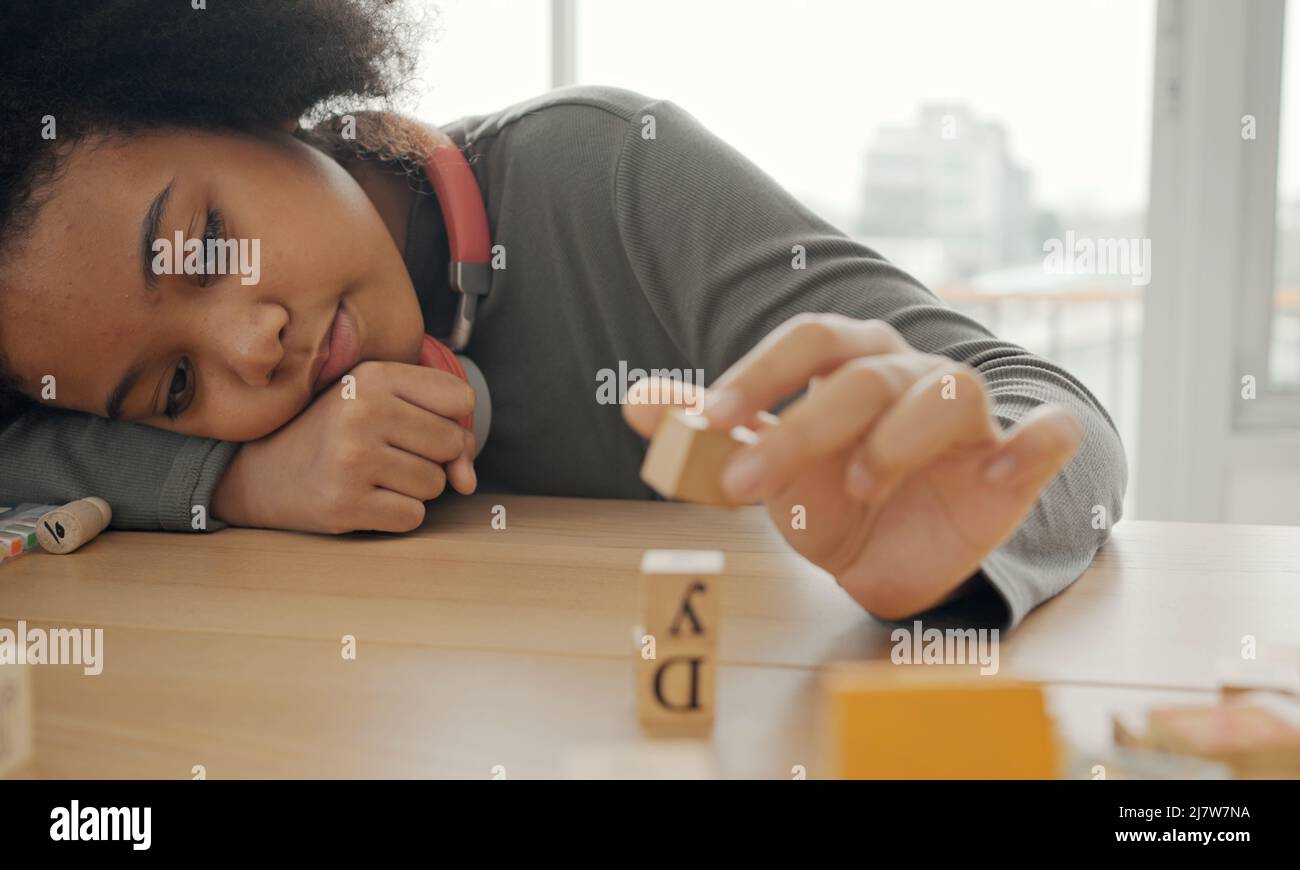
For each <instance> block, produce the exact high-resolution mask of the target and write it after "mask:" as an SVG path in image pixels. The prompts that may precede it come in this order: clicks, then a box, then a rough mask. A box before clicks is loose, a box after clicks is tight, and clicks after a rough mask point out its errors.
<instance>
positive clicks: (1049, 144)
mask: <svg viewBox="0 0 1300 870" xmlns="http://www.w3.org/2000/svg"><path fill="white" fill-rule="evenodd" d="M577 21H578V38H577V47H578V60H577V74H578V78H579V81H582V82H586V83H593V84H595V83H598V84H610V85H618V86H622V87H627V88H631V89H633V90H637V91H641V92H643V93H645V94H646V95H648V96H650V97H661V98H666V99H671V100H673V101H674V102H676V103H678V104H680V105H682V106H683V107H684V108H686V109H687V110H688V111H690V112H691V113H692V114H694V115H695V116H696V117H698V118H699V119H700V120H701V121H702V122H703V123H705V124H706V125H707V126H709V127H710V129H712V130H713V131H714V132H715V133H717V134H718V135H719V136H721V137H722V138H723V139H725V140H726V141H728V142H729V143H731V144H732V145H734V146H735V147H736V148H738V149H739V150H740V151H741V152H742V153H744V154H745V155H746V156H747V157H749V158H750V159H751V160H753V161H754V162H755V163H757V164H758V165H759V166H761V167H762V168H763V169H764V170H765V171H767V172H768V173H769V174H770V175H772V176H773V177H774V178H775V179H776V180H777V181H779V182H780V183H781V184H782V185H783V186H785V187H786V188H787V189H788V190H789V191H790V192H791V193H793V194H794V195H795V196H797V197H798V198H799V199H801V200H802V201H803V202H804V203H805V204H806V205H808V206H809V207H810V208H812V209H813V210H814V211H816V212H817V213H818V214H820V215H821V216H822V217H824V218H825V219H827V220H828V221H830V222H831V223H832V224H834V225H836V226H837V227H839V228H840V229H841V230H843V231H844V232H846V233H848V234H849V235H852V236H854V237H856V238H859V239H861V240H862V241H864V242H865V243H867V244H869V245H871V246H872V247H874V248H875V249H877V250H878V251H880V253H881V254H882V255H884V256H885V257H887V258H888V259H890V260H893V261H894V262H897V263H899V265H901V266H903V267H904V268H906V269H907V270H908V271H910V272H912V273H913V274H914V275H916V277H918V278H920V279H921V280H922V281H925V282H926V283H927V284H928V285H929V286H930V287H932V288H933V289H934V290H936V292H938V293H939V294H940V295H941V296H943V297H945V298H946V299H947V300H948V301H949V302H951V303H952V304H954V305H956V306H957V307H959V308H962V309H964V310H967V311H969V313H971V314H972V316H974V317H976V318H977V319H979V320H982V321H983V322H985V323H986V324H987V325H989V326H990V327H991V328H992V329H994V331H996V332H997V333H998V334H999V335H1001V336H1002V337H1005V338H1007V339H1009V340H1011V341H1015V342H1018V343H1020V344H1023V345H1024V346H1026V347H1028V348H1029V349H1030V350H1032V351H1034V352H1037V353H1042V354H1045V355H1047V356H1049V357H1051V358H1053V359H1055V360H1056V361H1058V362H1060V363H1061V364H1062V365H1064V366H1066V367H1067V368H1069V369H1070V370H1071V371H1073V372H1074V373H1075V374H1077V375H1078V376H1079V377H1080V378H1081V379H1082V380H1083V381H1084V383H1085V384H1087V385H1088V386H1089V388H1090V389H1092V390H1093V391H1094V392H1095V393H1096V394H1097V396H1098V398H1099V399H1100V400H1101V401H1102V402H1103V403H1104V404H1105V405H1106V406H1107V407H1108V408H1109V409H1110V410H1111V412H1112V414H1113V415H1114V417H1115V418H1116V422H1117V424H1118V425H1119V426H1120V429H1121V433H1122V434H1123V436H1124V438H1125V441H1126V442H1127V443H1129V444H1134V443H1136V432H1135V429H1136V425H1137V413H1136V409H1137V390H1136V382H1137V379H1138V361H1137V354H1138V347H1139V341H1138V337H1139V332H1140V330H1141V322H1142V318H1141V311H1142V308H1141V299H1142V289H1143V287H1142V285H1141V283H1140V279H1138V278H1137V276H1135V275H1133V274H1129V273H1127V272H1121V271H1117V270H1113V269H1112V270H1110V271H1109V272H1105V271H1103V274H1095V272H1096V271H1097V270H1096V269H1094V270H1093V273H1089V272H1088V271H1087V270H1086V269H1073V268H1068V267H1069V266H1070V264H1069V263H1066V264H1065V265H1066V267H1067V268H1058V267H1057V265H1055V264H1052V263H1049V262H1048V260H1047V257H1046V255H1045V253H1044V245H1045V244H1046V243H1047V242H1048V241H1049V240H1052V239H1055V240H1058V241H1059V242H1061V243H1062V244H1070V243H1072V242H1074V241H1075V240H1077V241H1078V242H1080V243H1083V242H1085V241H1086V242H1091V243H1098V242H1101V241H1105V240H1123V241H1125V242H1129V241H1131V242H1139V241H1140V237H1141V236H1143V235H1144V234H1145V232H1144V227H1145V219H1146V205H1147V186H1148V178H1147V167H1148V161H1149V144H1150V133H1151V80H1152V75H1151V71H1152V64H1153V51H1154V41H1155V3H1154V0H1136V2H1135V0H1094V2H1088V3H1080V2H1077V0H1049V2H1043V0H1001V2H999V3H998V4H997V6H996V13H995V14H991V9H990V7H988V6H985V5H980V4H973V3H969V2H965V0H911V2H905V3H904V2H898V0H807V2H804V3H802V4H800V5H798V6H791V5H790V4H788V3H784V2H771V0H768V2H760V0H715V2H709V3H700V2H697V0H659V2H656V3H653V4H647V3H639V2H637V3H634V2H627V0H603V2H584V3H581V4H580V5H579V7H578V14H577ZM687 23H689V24H687Z"/></svg>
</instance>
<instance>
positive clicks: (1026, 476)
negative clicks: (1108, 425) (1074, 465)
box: [984, 405, 1083, 496]
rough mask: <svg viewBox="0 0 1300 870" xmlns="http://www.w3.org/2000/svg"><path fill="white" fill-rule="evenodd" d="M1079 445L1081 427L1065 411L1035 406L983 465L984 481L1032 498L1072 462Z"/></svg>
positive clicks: (1058, 408)
mask: <svg viewBox="0 0 1300 870" xmlns="http://www.w3.org/2000/svg"><path fill="white" fill-rule="evenodd" d="M1082 442H1083V426H1082V425H1080V423H1079V420H1078V418H1076V417H1075V416H1074V414H1072V413H1071V412H1070V411H1069V410H1068V409H1066V408H1062V407H1061V406H1059V405H1039V406H1038V407H1037V408H1034V409H1033V410H1032V411H1030V412H1029V413H1028V414H1026V415H1025V418H1024V419H1023V420H1021V421H1020V422H1019V423H1017V424H1016V425H1015V427H1014V428H1012V429H1011V431H1010V432H1009V433H1008V435H1007V440H1006V443H1005V444H1003V445H1002V446H1001V447H1000V448H999V449H998V450H997V452H996V453H994V455H993V456H991V457H989V459H988V461H987V462H986V463H985V464H984V479H985V480H986V481H987V482H988V483H990V484H992V485H995V486H1001V487H1005V488H1007V489H1010V490H1012V491H1024V492H1025V493H1028V494H1030V495H1032V496H1036V495H1037V494H1038V493H1039V492H1041V491H1042V490H1043V488H1044V487H1046V486H1047V485H1048V484H1049V483H1050V482H1051V481H1052V479H1053V478H1055V477H1056V475H1057V474H1058V473H1059V472H1060V471H1061V469H1062V468H1064V467H1065V465H1066V463H1067V462H1069V461H1070V459H1071V458H1073V456H1074V454H1075V453H1076V452H1077V451H1078V449H1079V445H1080V444H1081V443H1082Z"/></svg>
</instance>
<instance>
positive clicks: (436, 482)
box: [212, 362, 477, 533]
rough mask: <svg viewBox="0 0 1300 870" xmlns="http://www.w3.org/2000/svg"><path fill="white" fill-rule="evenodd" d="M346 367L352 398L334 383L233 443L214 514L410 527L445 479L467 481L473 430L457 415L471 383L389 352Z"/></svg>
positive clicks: (325, 528) (464, 485)
mask: <svg viewBox="0 0 1300 870" xmlns="http://www.w3.org/2000/svg"><path fill="white" fill-rule="evenodd" d="M351 374H352V375H353V376H354V377H355V378H356V381H355V384H353V385H352V388H353V389H352V390H350V391H349V395H352V397H351V398H345V396H344V391H343V388H342V387H341V386H340V385H338V384H336V385H334V386H333V387H331V388H330V389H328V390H327V391H325V392H323V393H321V394H320V395H319V396H317V397H316V399H315V400H313V402H312V403H311V404H310V405H309V406H308V407H307V409H306V410H305V411H303V412H302V413H301V414H299V415H298V416H297V417H295V418H294V419H293V420H291V421H289V422H288V423H287V424H285V425H284V426H282V427H281V428H280V429H278V430H276V431H275V432H272V433H271V434H270V435H268V436H266V437H265V438H262V439H261V440H258V441H251V442H249V443H247V444H245V445H244V446H243V447H241V448H240V449H239V452H238V453H237V454H235V458H234V460H232V462H231V464H230V467H229V468H227V469H226V473H225V475H224V476H223V477H222V479H221V482H220V483H219V484H218V485H217V489H216V491H215V493H214V494H213V499H212V501H213V516H215V517H216V518H217V519H220V520H223V521H224V522H227V523H230V524H231V525H240V526H257V527H261V528H274V529H297V530H299V531H307V532H326V533H340V532H350V531H358V530H374V531H385V532H407V531H410V530H411V529H414V528H416V527H417V526H419V525H420V523H421V522H423V521H424V502H426V501H428V500H430V499H434V498H437V497H438V496H439V495H441V494H442V491H443V488H444V487H445V486H446V484H447V482H448V481H449V480H450V482H451V485H452V486H453V487H454V488H455V489H456V491H457V492H461V493H464V494H466V495H468V494H469V493H471V492H473V491H474V488H475V486H476V485H477V480H476V477H475V474H474V436H473V435H472V434H471V433H470V432H469V431H468V430H466V429H464V428H462V427H461V426H460V425H459V424H457V423H456V422H455V421H456V420H459V419H461V418H462V417H464V416H466V415H467V414H469V413H470V412H471V411H472V410H473V408H474V391H473V390H472V389H470V387H469V385H467V384H466V383H465V382H463V381H461V380H460V379H459V378H457V377H455V376H454V375H450V374H448V373H446V372H442V371H438V370H436V369H430V368H425V367H423V366H416V365H407V364H405V363H395V362H363V363H361V364H360V365H358V366H357V367H356V368H354V369H353V370H352V371H351ZM353 392H354V393H355V394H354V395H353ZM444 465H445V468H444Z"/></svg>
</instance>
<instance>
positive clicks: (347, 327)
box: [312, 305, 361, 393]
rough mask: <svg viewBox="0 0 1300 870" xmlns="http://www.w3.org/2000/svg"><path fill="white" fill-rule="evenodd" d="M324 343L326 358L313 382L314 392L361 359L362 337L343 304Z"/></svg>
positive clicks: (331, 381)
mask: <svg viewBox="0 0 1300 870" xmlns="http://www.w3.org/2000/svg"><path fill="white" fill-rule="evenodd" d="M322 343H323V345H324V359H323V361H321V362H320V363H318V365H320V371H319V372H318V373H317V375H316V380H315V382H314V383H313V384H312V392H313V393H316V392H319V391H320V390H321V389H323V388H324V387H326V386H328V385H329V384H331V383H333V382H334V381H336V380H338V379H339V378H340V377H342V376H343V374H344V373H345V372H347V371H349V370H351V369H352V368H353V367H354V366H355V365H356V364H357V363H358V362H359V361H360V359H361V339H360V336H359V335H358V334H357V322H356V320H354V319H353V317H352V315H351V314H349V313H348V312H347V310H346V309H345V308H344V307H343V306H342V305H340V306H339V309H338V311H337V312H336V313H335V314H334V321H333V322H332V323H330V328H329V332H328V333H327V334H326V336H325V339H324V341H323V342H322Z"/></svg>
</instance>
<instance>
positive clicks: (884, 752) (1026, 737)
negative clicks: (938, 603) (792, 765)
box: [823, 664, 1063, 779]
mask: <svg viewBox="0 0 1300 870" xmlns="http://www.w3.org/2000/svg"><path fill="white" fill-rule="evenodd" d="M823 687H824V689H825V693H826V698H827V701H828V711H827V712H828V716H827V722H828V725H829V727H830V739H829V741H828V745H829V747H830V750H831V755H832V757H831V759H830V760H831V763H832V769H833V770H835V771H836V775H837V776H839V777H841V778H844V779H1051V778H1055V777H1058V776H1060V775H1061V774H1062V771H1063V756H1062V752H1061V750H1060V747H1059V744H1058V741H1057V739H1056V733H1055V729H1054V727H1053V723H1052V720H1051V718H1050V717H1049V716H1048V714H1047V710H1046V706H1045V704H1044V700H1043V693H1042V689H1041V688H1040V687H1038V686H1036V685H1033V684H1030V683H1021V682H1016V681H1013V680H1008V679H1004V678H1002V677H996V676H980V675H979V673H978V671H976V670H974V669H971V668H965V667H955V666H953V667H949V666H942V665H927V666H919V665H892V664H854V665H835V666H832V667H831V668H830V669H828V671H827V673H826V675H825V676H824V678H823Z"/></svg>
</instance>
